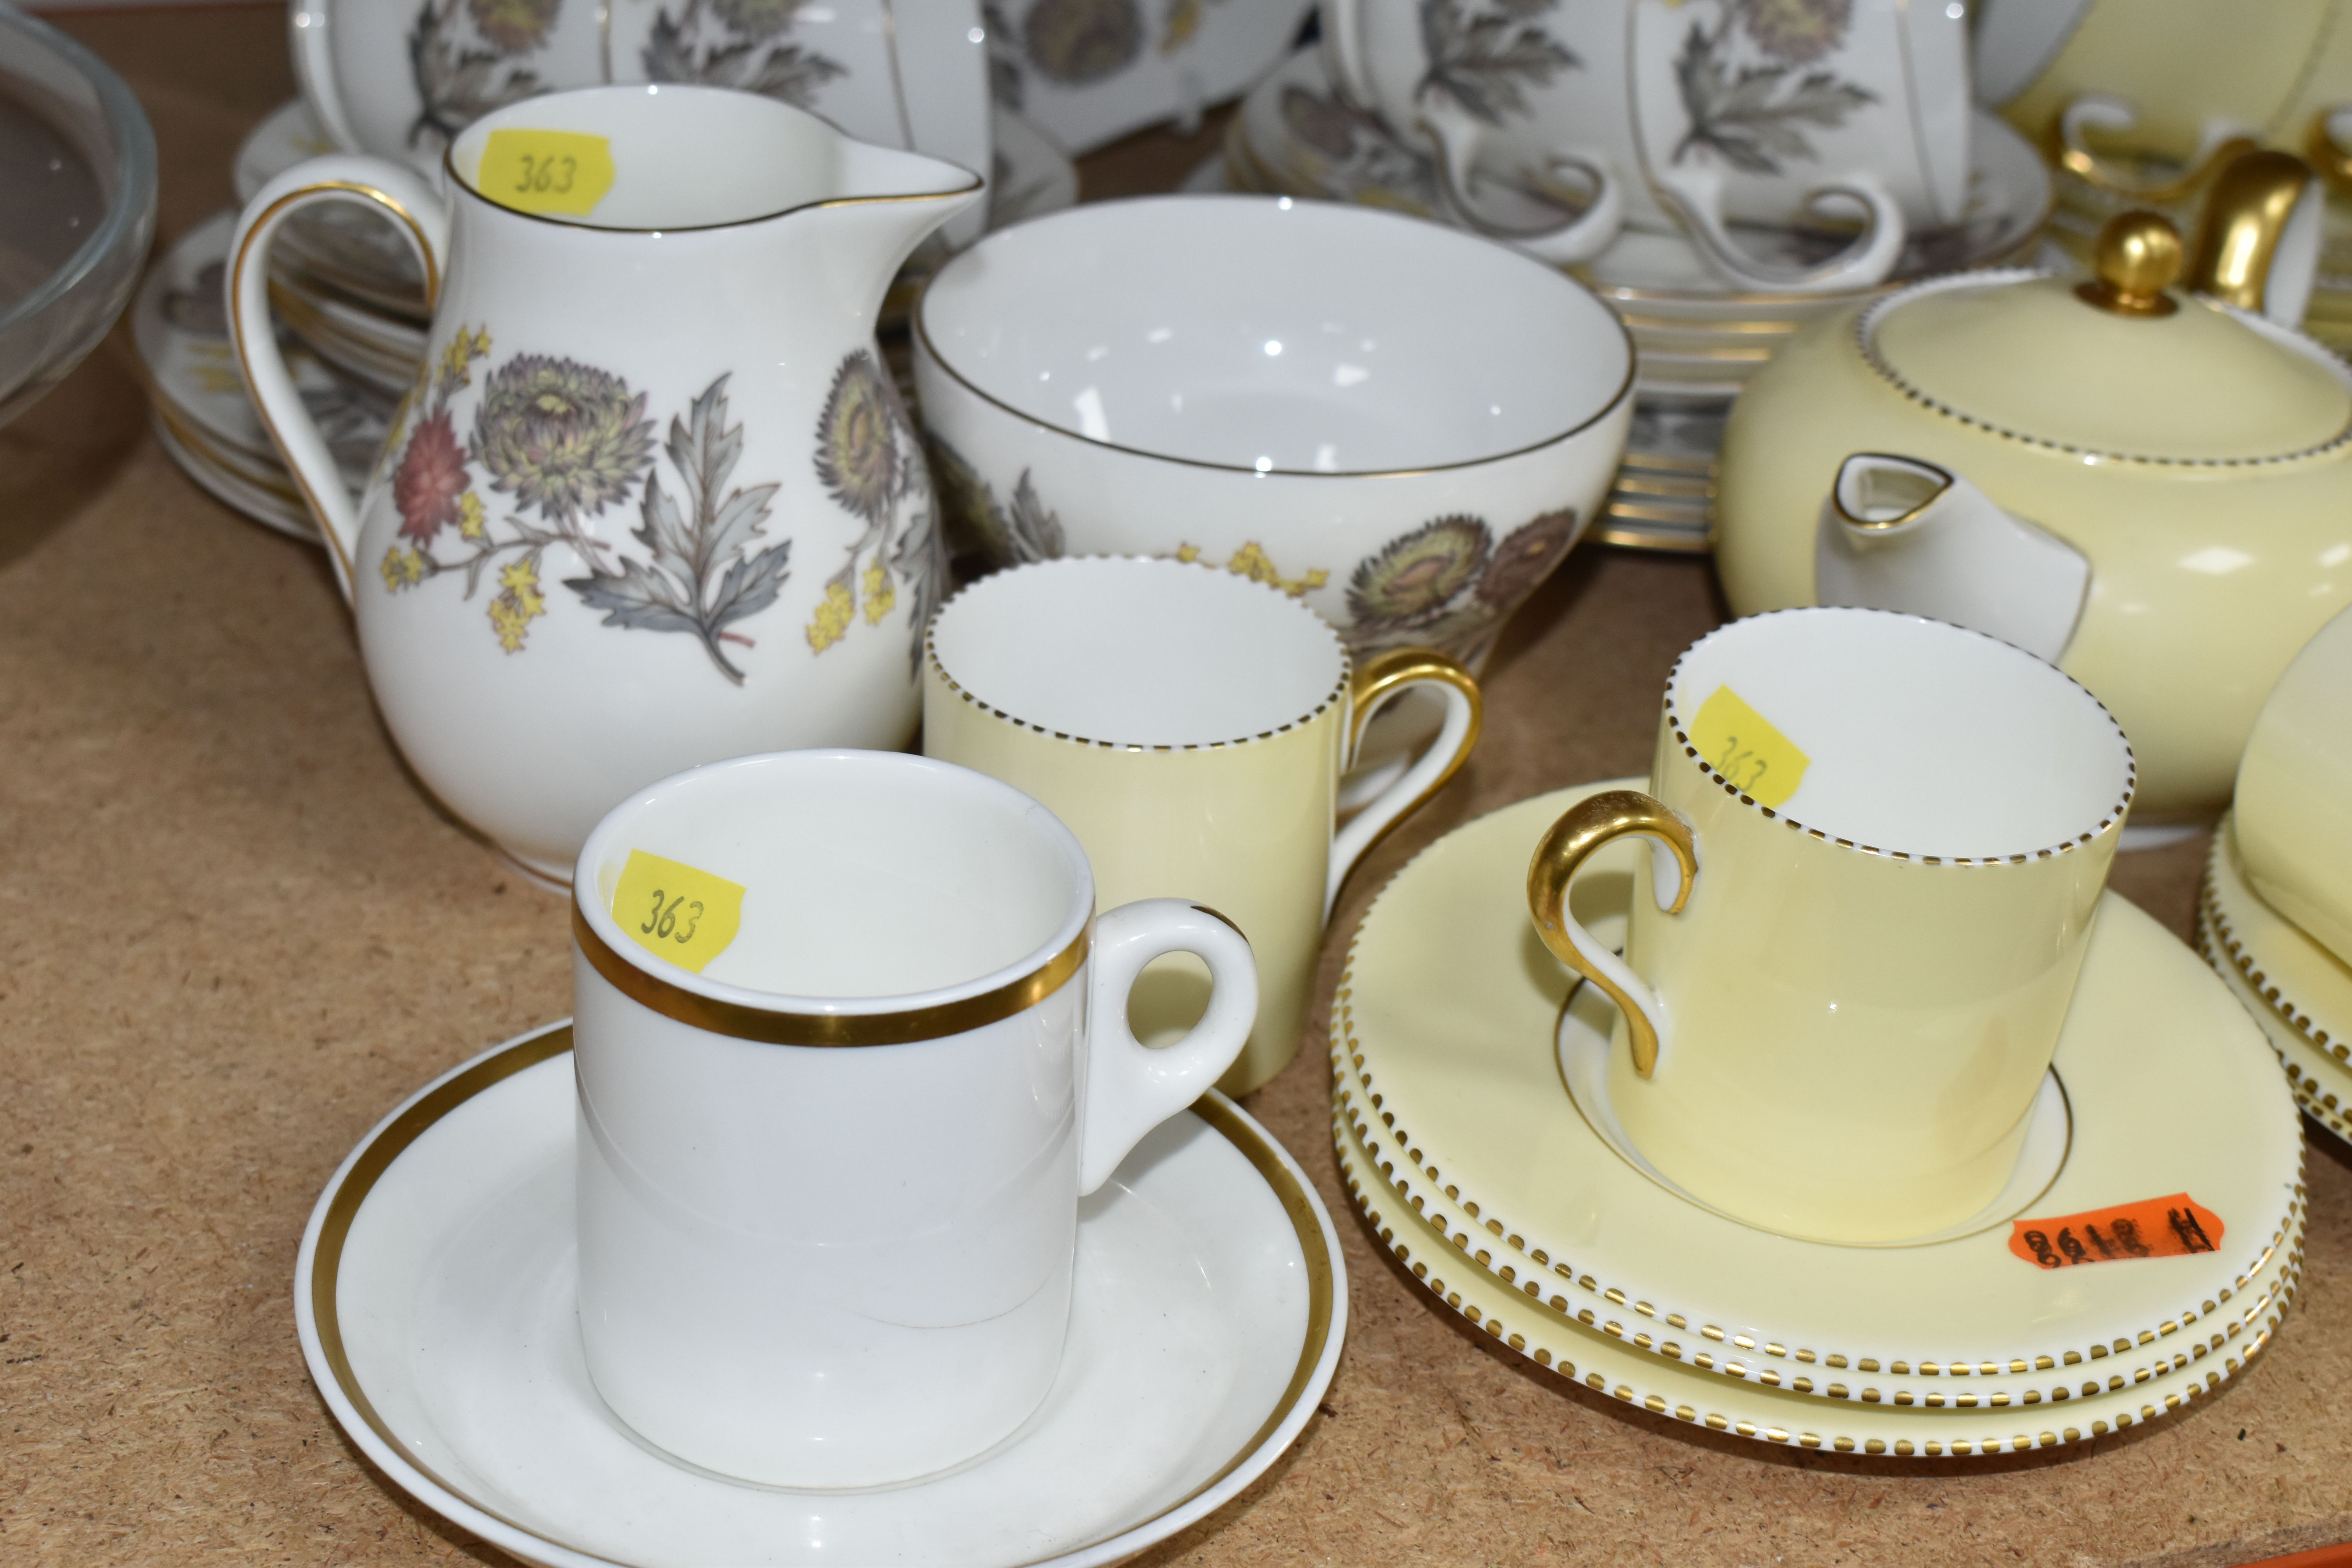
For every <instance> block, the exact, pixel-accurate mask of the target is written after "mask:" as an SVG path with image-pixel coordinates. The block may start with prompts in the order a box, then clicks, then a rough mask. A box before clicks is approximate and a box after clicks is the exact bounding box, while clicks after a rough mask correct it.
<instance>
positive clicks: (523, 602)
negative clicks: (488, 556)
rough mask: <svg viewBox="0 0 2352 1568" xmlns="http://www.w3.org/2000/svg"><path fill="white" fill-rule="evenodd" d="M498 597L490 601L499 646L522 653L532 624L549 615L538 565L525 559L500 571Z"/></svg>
mask: <svg viewBox="0 0 2352 1568" xmlns="http://www.w3.org/2000/svg"><path fill="white" fill-rule="evenodd" d="M499 590H500V592H499V596H498V597H497V598H495V599H492V600H491V601H490V628H491V629H492V630H493V631H495V632H497V633H498V634H499V647H503V648H505V649H506V650H507V651H508V652H509V653H520V652H521V651H522V643H523V637H524V635H525V634H526V633H527V632H528V631H529V630H530V623H531V622H533V621H535V620H537V619H538V618H539V617H540V616H543V615H545V614H547V600H546V598H545V597H544V596H543V595H541V593H540V591H539V563H538V562H536V561H533V560H531V559H530V558H529V557H528V556H526V557H525V558H524V559H522V560H520V561H517V562H514V563H511V564H509V565H507V566H504V567H501V568H500V569H499Z"/></svg>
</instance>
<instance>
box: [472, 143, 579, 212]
mask: <svg viewBox="0 0 2352 1568" xmlns="http://www.w3.org/2000/svg"><path fill="white" fill-rule="evenodd" d="M474 183H475V184H476V185H478V187H479V188H480V190H481V193H482V195H486V196H488V197H489V198H490V200H492V201H494V202H496V203H498V204H499V205H500V206H508V207H512V208H514V210H515V211H517V212H525V213H564V214H568V215H569V216H572V217H584V216H587V215H588V214H590V213H592V212H594V211H595V210H596V204H597V203H598V202H601V201H603V200H604V193H605V192H607V191H609V190H611V189H612V188H613V142H612V140H611V138H609V137H604V136H592V135H590V134H588V133H587V132H584V131H493V132H490V139H489V141H488V143H487V144H486V145H485V146H484V147H483V148H482V165H481V167H480V168H479V169H478V170H477V171H476V172H475V175H474Z"/></svg>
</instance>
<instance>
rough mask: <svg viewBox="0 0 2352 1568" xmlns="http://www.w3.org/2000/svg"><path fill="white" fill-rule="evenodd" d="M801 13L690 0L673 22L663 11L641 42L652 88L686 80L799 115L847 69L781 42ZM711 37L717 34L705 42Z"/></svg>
mask: <svg viewBox="0 0 2352 1568" xmlns="http://www.w3.org/2000/svg"><path fill="white" fill-rule="evenodd" d="M798 9H799V7H798V6H793V7H790V8H788V9H787V8H783V7H751V6H747V5H734V6H728V5H706V4H705V0H687V4H686V8H685V9H684V10H683V11H680V12H679V13H678V14H677V16H675V17H673V16H671V15H670V13H669V7H668V6H667V5H665V6H663V7H662V9H661V10H660V11H659V12H658V13H656V16H655V17H654V25H653V27H652V29H651V30H650V31H649V32H648V33H647V34H646V47H645V49H644V50H643V52H642V55H641V58H642V60H643V62H644V64H645V68H646V79H647V80H650V81H688V82H696V83H698V84H700V85H702V86H705V87H724V88H731V89H734V90H736V91H738V92H756V93H759V94H761V95H762V96H763V97H767V98H773V99H778V100H782V101H783V102H785V103H789V104H791V105H793V107H794V108H796V109H809V108H812V107H814V104H815V102H816V94H817V89H819V88H822V87H823V86H824V84H825V83H826V82H829V81H832V80H833V79H835V78H837V77H844V76H847V75H848V74H849V68H847V67H846V66H845V65H843V64H842V63H841V62H840V61H838V60H836V59H835V58H832V57H831V56H829V55H825V54H821V53H819V52H818V51H817V50H815V49H812V48H806V47H803V46H801V45H799V44H796V43H792V42H789V41H779V40H780V39H781V38H782V35H783V34H784V33H785V32H787V31H788V30H789V29H790V28H791V26H792V21H793V14H794V13H796V12H797V11H798ZM706 31H708V32H709V33H714V34H716V35H718V37H715V38H711V39H709V40H708V41H706V40H705V37H704V34H705V32H706Z"/></svg>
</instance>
